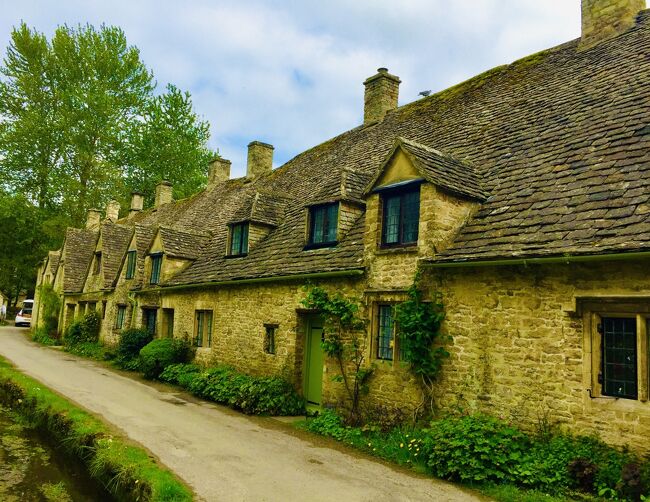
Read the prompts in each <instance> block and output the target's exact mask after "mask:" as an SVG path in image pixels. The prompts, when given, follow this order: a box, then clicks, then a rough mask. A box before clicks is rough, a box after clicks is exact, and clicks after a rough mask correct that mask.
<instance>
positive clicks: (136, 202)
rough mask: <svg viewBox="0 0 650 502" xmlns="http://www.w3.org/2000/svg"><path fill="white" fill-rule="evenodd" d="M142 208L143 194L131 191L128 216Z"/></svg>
mask: <svg viewBox="0 0 650 502" xmlns="http://www.w3.org/2000/svg"><path fill="white" fill-rule="evenodd" d="M143 208H144V195H143V194H141V193H140V192H131V208H130V211H129V216H131V215H133V214H135V213H138V212H140V211H142V209H143Z"/></svg>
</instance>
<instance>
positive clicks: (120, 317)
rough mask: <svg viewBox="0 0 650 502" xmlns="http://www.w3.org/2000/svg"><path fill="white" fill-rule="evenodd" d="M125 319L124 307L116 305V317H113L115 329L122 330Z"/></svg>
mask: <svg viewBox="0 0 650 502" xmlns="http://www.w3.org/2000/svg"><path fill="white" fill-rule="evenodd" d="M125 318H126V305H118V306H117V316H116V317H115V329H122V328H124V319H125Z"/></svg>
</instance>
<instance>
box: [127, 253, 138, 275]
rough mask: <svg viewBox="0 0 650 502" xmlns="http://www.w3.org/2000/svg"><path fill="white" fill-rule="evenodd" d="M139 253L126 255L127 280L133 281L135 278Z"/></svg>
mask: <svg viewBox="0 0 650 502" xmlns="http://www.w3.org/2000/svg"><path fill="white" fill-rule="evenodd" d="M136 258H137V251H135V250H131V251H129V252H128V253H126V278H127V279H133V278H134V277H135V265H136Z"/></svg>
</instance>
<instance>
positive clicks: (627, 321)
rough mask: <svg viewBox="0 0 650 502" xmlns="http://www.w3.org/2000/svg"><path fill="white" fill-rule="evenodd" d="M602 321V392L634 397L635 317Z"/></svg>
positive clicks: (635, 378) (635, 371)
mask: <svg viewBox="0 0 650 502" xmlns="http://www.w3.org/2000/svg"><path fill="white" fill-rule="evenodd" d="M602 321H603V322H602V336H603V341H602V351H603V352H602V389H603V394H604V395H607V396H615V397H624V398H629V399H636V398H637V353H636V319H635V318H615V317H606V318H603V320H602Z"/></svg>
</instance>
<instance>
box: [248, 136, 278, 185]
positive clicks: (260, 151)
mask: <svg viewBox="0 0 650 502" xmlns="http://www.w3.org/2000/svg"><path fill="white" fill-rule="evenodd" d="M272 170H273V145H269V144H268V143H262V142H261V141H251V142H250V143H249V144H248V165H247V169H246V177H247V178H255V177H256V176H260V175H262V174H267V173H270V172H271V171H272Z"/></svg>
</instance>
